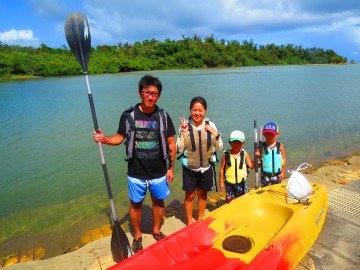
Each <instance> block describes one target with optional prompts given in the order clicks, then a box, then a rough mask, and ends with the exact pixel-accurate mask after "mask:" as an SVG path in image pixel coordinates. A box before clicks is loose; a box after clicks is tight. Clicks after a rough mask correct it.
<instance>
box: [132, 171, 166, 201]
mask: <svg viewBox="0 0 360 270" xmlns="http://www.w3.org/2000/svg"><path fill="white" fill-rule="evenodd" d="M128 188H129V197H130V200H131V201H132V202H134V203H138V202H141V201H142V200H143V199H144V198H145V196H146V191H147V189H148V188H149V191H150V194H151V196H152V197H154V198H156V199H159V200H163V199H166V198H167V197H169V195H170V189H169V186H168V183H167V181H166V175H165V176H163V177H160V178H156V179H150V180H143V179H137V178H134V177H130V176H128Z"/></svg>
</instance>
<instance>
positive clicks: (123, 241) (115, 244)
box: [111, 220, 131, 262]
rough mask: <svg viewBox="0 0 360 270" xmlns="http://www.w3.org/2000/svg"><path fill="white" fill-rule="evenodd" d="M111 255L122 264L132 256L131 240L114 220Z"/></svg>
mask: <svg viewBox="0 0 360 270" xmlns="http://www.w3.org/2000/svg"><path fill="white" fill-rule="evenodd" d="M111 254H112V256H113V260H114V261H115V262H121V261H123V260H125V259H127V258H128V257H130V256H131V248H130V243H129V239H128V238H127V236H126V234H125V232H124V230H123V229H122V228H121V227H120V224H119V221H118V220H114V227H113V233H112V236H111Z"/></svg>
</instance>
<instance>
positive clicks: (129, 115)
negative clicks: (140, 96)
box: [125, 105, 171, 163]
mask: <svg viewBox="0 0 360 270" xmlns="http://www.w3.org/2000/svg"><path fill="white" fill-rule="evenodd" d="M136 106H137V105H136ZM156 109H157V111H156V113H158V115H159V118H160V123H159V124H160V125H159V126H160V137H161V149H162V152H163V157H164V159H169V162H170V163H171V157H170V154H169V153H170V148H169V144H168V141H167V138H166V131H167V127H168V124H167V117H166V113H165V112H164V110H163V109H160V108H159V107H157V106H156ZM125 113H126V121H125V127H126V142H125V145H126V157H127V160H129V159H130V158H132V157H133V154H134V146H135V131H136V130H135V120H134V116H135V112H134V107H130V108H129V109H128V110H126V111H125Z"/></svg>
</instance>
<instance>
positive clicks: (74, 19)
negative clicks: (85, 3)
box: [64, 13, 91, 72]
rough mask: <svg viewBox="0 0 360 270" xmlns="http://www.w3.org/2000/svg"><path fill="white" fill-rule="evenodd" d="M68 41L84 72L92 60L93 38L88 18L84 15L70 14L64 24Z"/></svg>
mask: <svg viewBox="0 0 360 270" xmlns="http://www.w3.org/2000/svg"><path fill="white" fill-rule="evenodd" d="M64 30H65V36H66V40H67V42H68V44H69V47H70V49H71V51H72V52H73V54H74V55H75V57H76V59H77V61H78V62H79V64H80V65H81V67H82V69H83V71H84V72H85V71H87V66H88V64H89V59H90V49H91V37H90V27H89V23H88V20H87V18H86V17H85V16H84V15H83V14H82V13H72V14H70V15H69V16H68V17H67V18H66V21H65V24H64Z"/></svg>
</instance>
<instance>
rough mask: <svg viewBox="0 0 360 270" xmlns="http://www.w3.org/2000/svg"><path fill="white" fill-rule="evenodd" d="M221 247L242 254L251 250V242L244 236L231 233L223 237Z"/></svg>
mask: <svg viewBox="0 0 360 270" xmlns="http://www.w3.org/2000/svg"><path fill="white" fill-rule="evenodd" d="M222 247H223V249H225V250H227V251H231V252H237V253H241V254H244V253H246V252H248V251H249V250H251V248H252V243H251V240H250V239H249V238H247V237H245V236H241V235H232V236H229V237H227V238H225V240H224V241H223V243H222Z"/></svg>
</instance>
